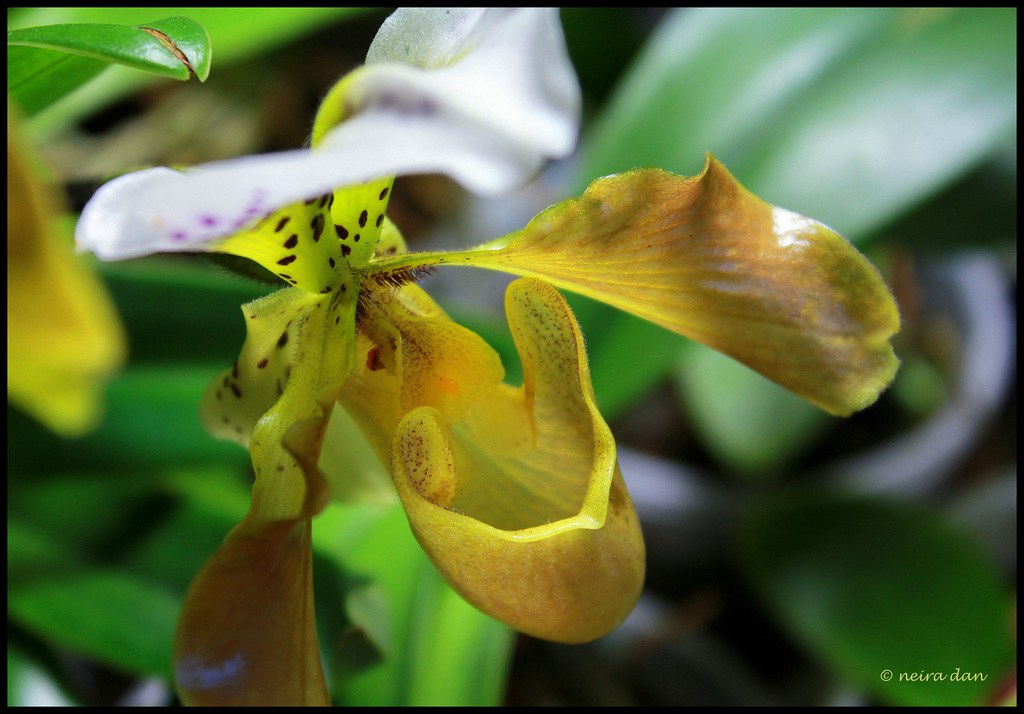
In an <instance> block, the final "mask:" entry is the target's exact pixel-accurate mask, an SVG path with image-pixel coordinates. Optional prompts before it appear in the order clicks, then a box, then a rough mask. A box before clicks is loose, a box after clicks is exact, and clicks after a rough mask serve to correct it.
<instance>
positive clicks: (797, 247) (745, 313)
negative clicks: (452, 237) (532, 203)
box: [374, 155, 899, 415]
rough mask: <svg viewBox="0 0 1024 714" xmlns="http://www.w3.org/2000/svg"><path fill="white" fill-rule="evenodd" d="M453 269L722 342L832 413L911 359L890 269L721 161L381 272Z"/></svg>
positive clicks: (588, 198)
mask: <svg viewBox="0 0 1024 714" xmlns="http://www.w3.org/2000/svg"><path fill="white" fill-rule="evenodd" d="M442 263H445V264H453V265H473V266H480V267H488V268H495V269H498V270H504V271H508V272H511V273H516V274H518V275H532V276H538V277H543V278H545V279H547V280H550V281H551V282H552V283H553V284H555V285H557V286H559V287H563V288H566V289H569V290H574V291H576V292H579V293H582V294H584V295H588V296H590V297H593V298H595V299H598V300H602V301H604V302H607V303H609V304H612V305H615V306H616V307H619V308H621V309H623V310H627V311H629V312H632V313H634V314H636V315H639V316H640V317H644V318H646V319H648V320H651V321H653V322H656V323H658V324H659V325H662V326H664V327H667V328H668V329H670V330H673V331H675V332H678V333H680V334H683V335H686V336H687V337H690V338H692V339H695V340H698V341H700V342H703V343H704V344H706V345H709V346H711V347H714V348H715V349H717V350H720V351H721V352H724V353H725V354H727V355H729V356H730V357H733V358H735V359H737V360H739V361H740V362H742V363H744V364H746V365H747V366H749V367H751V368H753V369H755V370H757V371H758V372H761V373H762V374H764V375H765V376H766V377H768V378H770V379H772V380H774V381H776V382H778V383H779V384H781V385H782V386H784V387H786V388H787V389H790V390H792V391H793V392H795V393H797V394H799V395H800V396H802V397H804V398H805V399H807V400H808V401H810V402H812V403H813V404H816V405H818V406H820V407H821V408H823V409H825V410H827V411H829V412H832V413H834V414H842V415H845V414H850V413H851V412H853V411H856V410H858V409H862V408H863V407H865V406H867V405H869V404H871V403H872V402H873V401H875V399H877V397H878V394H879V393H880V392H881V391H882V390H883V389H885V387H886V386H888V384H889V383H890V382H891V381H892V378H893V376H894V375H895V372H896V368H897V367H898V364H899V362H898V360H897V359H896V356H895V355H894V354H893V350H892V346H891V344H890V342H889V340H890V338H891V337H892V335H893V334H895V333H896V332H897V331H898V330H899V313H898V311H897V308H896V303H895V301H894V300H893V298H892V295H891V293H890V292H889V290H888V288H887V287H886V286H885V283H884V282H883V281H882V279H881V276H880V275H879V274H878V271H877V270H876V269H875V268H874V267H873V266H872V265H871V264H870V263H869V262H868V261H867V259H865V258H864V256H862V255H861V254H860V253H859V252H857V250H856V249H855V248H854V247H853V246H852V245H850V244H849V243H848V242H847V241H846V240H844V239H843V238H842V237H841V236H839V235H838V234H837V233H835V232H834V231H832V230H831V229H830V228H828V227H827V226H824V225H822V224H821V223H818V222H816V221H813V220H811V219H808V218H805V217H803V216H800V215H797V214H795V213H792V212H790V211H786V210H784V209H781V208H776V207H773V206H771V205H769V204H767V203H765V202H764V201H761V200H760V199H759V198H757V197H756V196H754V195H753V194H751V193H750V192H749V191H747V190H746V189H744V188H743V187H742V186H740V185H739V183H737V182H736V180H735V179H734V178H733V177H732V176H731V175H730V174H729V172H728V171H726V169H725V168H724V167H723V166H722V165H721V164H720V163H719V162H718V161H717V160H716V159H715V158H714V157H712V156H710V155H709V156H708V160H707V163H706V165H705V167H704V171H703V172H702V173H701V174H700V175H699V176H696V177H693V178H684V177H680V176H676V175H674V174H671V173H668V172H665V171H661V170H659V169H636V170H633V171H629V172H626V173H623V174H618V175H615V176H609V177H606V178H602V179H598V180H597V181H595V182H594V183H593V184H591V186H590V188H588V189H587V191H586V193H584V194H583V196H581V197H580V198H577V199H572V200H569V201H566V202H564V203H561V204H558V205H556V206H553V207H551V208H549V209H548V210H546V211H544V212H542V213H541V214H540V215H538V216H537V217H536V218H534V219H533V221H531V222H530V224H529V225H528V226H527V227H526V228H525V229H523V230H522V231H520V232H518V233H515V234H512V235H511V236H507V237H506V238H503V239H500V240H497V241H494V242H492V243H490V244H487V245H485V246H481V247H480V248H478V249H477V250H474V251H467V252H463V253H449V254H433V255H417V254H408V255H407V256H396V257H394V258H390V259H387V258H385V259H382V260H380V261H378V262H377V263H376V264H375V265H374V270H393V269H395V268H398V267H410V266H414V265H426V264H442Z"/></svg>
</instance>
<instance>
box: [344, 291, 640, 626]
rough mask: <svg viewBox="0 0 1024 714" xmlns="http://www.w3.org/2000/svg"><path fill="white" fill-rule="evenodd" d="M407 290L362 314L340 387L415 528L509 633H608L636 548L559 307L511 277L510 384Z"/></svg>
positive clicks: (586, 380)
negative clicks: (386, 461) (513, 373)
mask: <svg viewBox="0 0 1024 714" xmlns="http://www.w3.org/2000/svg"><path fill="white" fill-rule="evenodd" d="M413 292H415V293H416V294H415V297H412V296H407V297H406V298H404V299H403V298H398V300H404V301H403V302H400V304H399V305H398V306H393V307H392V309H390V310H388V311H386V313H385V312H382V313H378V314H376V315H374V313H373V311H372V310H371V311H370V315H371V317H376V318H377V319H378V323H377V324H376V325H375V326H369V327H367V326H366V322H364V323H363V324H364V330H365V331H366V332H367V333H368V337H369V338H370V340H371V343H370V346H369V347H368V350H369V352H368V353H367V360H366V363H365V364H363V363H362V361H361V360H360V363H359V364H358V365H357V368H356V370H355V371H354V373H353V377H352V378H350V380H349V381H348V382H347V383H346V385H345V387H344V389H343V390H342V395H341V402H342V404H344V405H345V406H346V408H348V409H349V410H350V411H351V412H352V413H353V415H354V416H355V417H356V419H357V420H358V421H360V423H361V424H362V426H363V428H364V431H365V432H366V433H367V435H368V437H369V438H370V441H371V442H373V443H374V444H375V445H376V446H377V448H378V451H379V452H381V453H382V455H384V456H387V455H389V454H390V463H391V467H392V477H393V479H394V481H395V485H396V487H397V489H398V493H399V496H400V498H401V499H402V501H403V504H404V506H405V508H406V512H407V514H408V516H409V522H410V525H411V526H412V529H413V532H414V533H415V534H416V537H417V538H418V539H419V541H420V543H421V544H422V545H423V547H424V550H425V551H426V552H427V553H428V555H429V556H430V557H431V559H432V560H433V561H434V563H435V564H436V565H437V566H438V569H439V570H440V571H441V573H442V574H443V575H444V577H445V578H446V579H447V580H448V581H449V583H451V585H452V586H453V587H454V588H455V589H456V590H458V591H459V592H460V593H461V594H462V595H463V597H465V598H466V599H467V600H468V601H469V602H471V603H472V604H474V605H475V606H477V607H479V608H480V609H481V610H483V611H484V612H486V613H488V614H490V615H492V616H494V617H496V618H498V619H500V620H502V621H503V622H506V623H507V624H509V625H511V626H513V627H515V628H516V629H519V630H521V631H523V632H526V633H529V634H532V635H535V636H537V637H544V638H547V639H552V640H557V641H562V642H585V641H588V640H591V639H594V638H596V637H600V636H601V635H604V634H606V633H607V632H609V631H610V630H612V629H613V628H614V627H616V626H617V625H618V624H619V623H620V622H621V621H622V619H623V618H625V616H626V615H627V614H628V613H629V611H630V610H631V609H632V607H633V605H634V603H635V602H636V599H637V597H638V596H639V593H640V589H641V587H642V584H643V573H644V547H643V540H642V537H641V534H640V530H639V525H638V523H637V519H636V514H635V512H634V510H633V506H632V502H631V501H630V499H629V495H628V493H627V491H626V489H625V485H624V484H623V482H622V479H621V476H620V475H619V474H618V469H617V467H616V464H615V444H614V441H613V440H612V436H611V433H610V431H609V430H608V427H607V425H606V424H605V423H604V421H603V420H602V419H601V416H600V414H599V413H598V412H597V409H596V406H595V405H594V399H593V394H592V390H591V387H590V376H589V370H588V368H587V363H586V354H585V351H584V345H583V338H582V336H581V335H580V333H579V328H578V326H577V325H576V323H575V320H574V319H573V317H572V313H571V311H570V310H569V308H568V306H567V305H566V304H565V301H564V300H563V299H562V297H561V296H560V295H559V294H558V292H557V291H556V290H555V289H554V288H552V287H551V286H550V285H548V284H546V283H544V282H542V281H539V280H530V279H527V280H520V281H516V282H515V283H513V284H512V286H510V288H509V291H508V293H507V296H506V309H507V311H508V315H509V324H510V326H511V328H512V331H513V335H514V338H515V340H516V345H517V348H518V349H519V353H520V357H521V359H522V361H523V372H524V377H525V381H524V384H523V386H522V387H521V388H519V389H514V388H512V387H509V386H507V385H503V384H501V383H500V379H501V377H502V370H501V368H500V365H499V364H498V363H497V356H496V355H495V354H494V353H493V350H491V349H490V348H489V347H487V346H486V345H485V344H484V343H483V342H482V341H480V339H479V338H478V337H476V335H473V333H471V332H469V331H468V330H465V329H464V328H461V327H458V326H457V325H454V324H453V323H451V322H449V321H448V320H447V318H446V317H444V315H443V314H440V313H439V311H437V310H431V309H429V305H428V304H427V303H426V301H427V300H428V299H427V298H426V297H425V295H424V294H423V293H422V291H415V290H412V289H410V288H406V289H404V290H402V291H400V293H399V294H400V295H401V294H402V293H410V294H411V293H413ZM417 304H422V305H423V308H422V309H419V310H417V309H416V307H415V305H417ZM402 305H404V307H403V306H402ZM425 313H429V316H426V315H425ZM384 314H386V317H385V316H383V315H384ZM371 321H372V320H370V319H369V318H368V320H367V322H371ZM381 324H385V325H386V327H387V329H382V328H381ZM360 354H362V352H360ZM423 370H426V372H425V373H424V372H423ZM396 419H397V423H396ZM392 434H393V437H391V435H392Z"/></svg>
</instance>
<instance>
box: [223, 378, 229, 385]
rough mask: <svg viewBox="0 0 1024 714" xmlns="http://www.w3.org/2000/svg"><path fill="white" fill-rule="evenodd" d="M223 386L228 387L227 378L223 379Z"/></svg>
mask: <svg viewBox="0 0 1024 714" xmlns="http://www.w3.org/2000/svg"><path fill="white" fill-rule="evenodd" d="M224 386H225V387H226V386H228V378H227V377H225V378H224Z"/></svg>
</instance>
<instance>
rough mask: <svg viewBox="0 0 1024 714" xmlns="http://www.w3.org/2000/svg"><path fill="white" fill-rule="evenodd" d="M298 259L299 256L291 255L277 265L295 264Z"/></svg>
mask: <svg viewBox="0 0 1024 714" xmlns="http://www.w3.org/2000/svg"><path fill="white" fill-rule="evenodd" d="M297 257H298V256H297V255H289V256H288V257H287V258H281V260H279V261H277V264H278V265H288V263H291V262H293V261H294V260H295V259H296V258H297Z"/></svg>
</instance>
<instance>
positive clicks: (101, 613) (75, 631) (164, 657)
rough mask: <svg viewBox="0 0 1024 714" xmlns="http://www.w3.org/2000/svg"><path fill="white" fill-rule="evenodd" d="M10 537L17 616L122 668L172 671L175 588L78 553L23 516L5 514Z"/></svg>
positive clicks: (11, 608)
mask: <svg viewBox="0 0 1024 714" xmlns="http://www.w3.org/2000/svg"><path fill="white" fill-rule="evenodd" d="M7 537H8V545H7V547H8V571H9V584H8V599H7V609H8V613H9V615H10V616H11V617H12V618H13V619H14V621H15V622H17V623H19V624H20V625H22V626H23V627H25V628H27V629H29V630H31V631H33V632H35V633H37V634H39V635H40V636H42V637H43V638H44V639H47V640H49V641H51V642H55V643H58V644H60V645H61V646H64V647H68V648H70V649H73V650H74V651H76V652H81V653H83V654H87V655H90V656H92V657H95V658H96V659H98V660H100V661H103V662H106V663H108V664H110V665H113V666H115V667H118V668H119V669H121V670H123V671H125V672H133V673H138V674H147V675H159V676H163V677H166V678H169V677H170V657H169V656H168V653H169V652H170V647H171V634H172V632H173V629H174V621H175V618H176V616H177V612H178V596H177V595H175V594H173V593H171V592H169V591H167V590H165V589H164V588H162V587H160V586H158V585H155V584H153V583H150V582H147V581H145V580H141V579H139V578H137V577H135V576H133V575H132V574H130V573H127V572H121V571H117V570H113V569H102V568H97V567H94V566H91V565H89V564H87V563H85V562H81V561H77V560H76V559H75V558H74V557H73V556H72V555H71V554H70V553H68V552H67V551H66V550H64V548H63V547H62V546H61V545H59V544H58V543H56V542H54V541H51V540H49V539H48V538H47V537H46V536H44V535H43V534H41V533H39V532H37V531H34V530H33V529H32V528H31V526H29V525H27V524H24V523H21V522H19V521H16V520H9V521H8V529H7Z"/></svg>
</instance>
